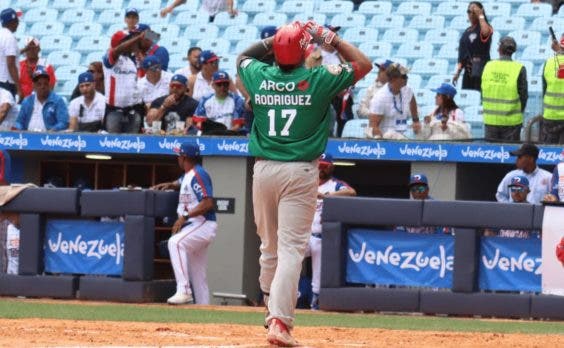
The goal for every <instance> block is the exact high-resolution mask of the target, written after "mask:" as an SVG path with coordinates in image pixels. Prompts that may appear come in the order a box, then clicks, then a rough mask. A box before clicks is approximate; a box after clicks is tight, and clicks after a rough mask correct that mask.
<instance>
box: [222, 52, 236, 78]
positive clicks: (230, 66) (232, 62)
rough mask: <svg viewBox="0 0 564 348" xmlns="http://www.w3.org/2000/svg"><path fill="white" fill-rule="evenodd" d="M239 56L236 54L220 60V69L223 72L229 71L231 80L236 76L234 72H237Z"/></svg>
mask: <svg viewBox="0 0 564 348" xmlns="http://www.w3.org/2000/svg"><path fill="white" fill-rule="evenodd" d="M236 65H237V55H236V54H226V55H224V56H222V57H221V58H220V59H219V68H220V69H222V70H225V71H227V73H228V74H230V75H231V78H233V77H234V76H233V75H234V72H236V71H237V66H236Z"/></svg>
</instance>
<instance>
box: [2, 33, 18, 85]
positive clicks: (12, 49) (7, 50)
mask: <svg viewBox="0 0 564 348" xmlns="http://www.w3.org/2000/svg"><path fill="white" fill-rule="evenodd" d="M9 56H14V57H16V67H17V66H18V56H19V50H18V41H16V36H15V35H14V33H12V32H11V31H10V30H8V29H7V28H0V82H10V83H14V80H13V79H12V77H11V76H10V72H9V71H8V64H7V62H6V58H7V57H9ZM18 69H19V67H18Z"/></svg>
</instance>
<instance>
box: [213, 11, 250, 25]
mask: <svg viewBox="0 0 564 348" xmlns="http://www.w3.org/2000/svg"><path fill="white" fill-rule="evenodd" d="M248 21H249V15H248V14H246V13H244V12H241V13H239V14H238V15H237V16H235V17H231V15H229V13H228V12H220V13H218V14H217V15H216V16H215V19H214V21H213V24H215V25H217V26H218V27H220V28H225V27H228V26H230V25H245V24H247V22H248Z"/></svg>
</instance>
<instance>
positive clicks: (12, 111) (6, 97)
mask: <svg viewBox="0 0 564 348" xmlns="http://www.w3.org/2000/svg"><path fill="white" fill-rule="evenodd" d="M18 110H19V107H18V105H17V104H16V101H15V100H14V97H13V96H12V93H10V92H8V90H7V89H4V88H0V131H9V130H12V127H14V123H15V122H16V117H17V116H18Z"/></svg>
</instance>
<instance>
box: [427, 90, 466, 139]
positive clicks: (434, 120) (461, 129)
mask: <svg viewBox="0 0 564 348" xmlns="http://www.w3.org/2000/svg"><path fill="white" fill-rule="evenodd" d="M431 91H433V92H435V93H437V94H436V96H435V103H436V105H437V108H436V109H435V110H434V111H433V112H432V113H431V114H430V115H427V116H425V122H424V123H423V127H422V129H421V132H420V134H419V135H418V138H422V139H426V140H449V139H469V138H470V137H471V135H470V127H469V126H468V124H467V123H466V122H464V113H463V112H462V110H460V108H459V107H458V105H456V102H455V101H454V96H455V95H456V88H455V87H454V86H453V85H451V84H450V83H443V84H441V85H440V86H439V88H435V89H431Z"/></svg>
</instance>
